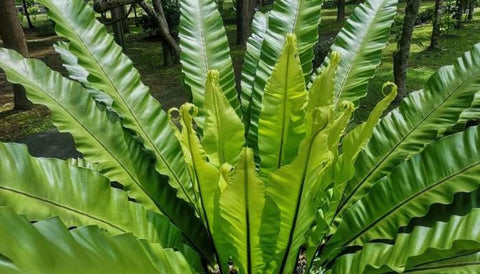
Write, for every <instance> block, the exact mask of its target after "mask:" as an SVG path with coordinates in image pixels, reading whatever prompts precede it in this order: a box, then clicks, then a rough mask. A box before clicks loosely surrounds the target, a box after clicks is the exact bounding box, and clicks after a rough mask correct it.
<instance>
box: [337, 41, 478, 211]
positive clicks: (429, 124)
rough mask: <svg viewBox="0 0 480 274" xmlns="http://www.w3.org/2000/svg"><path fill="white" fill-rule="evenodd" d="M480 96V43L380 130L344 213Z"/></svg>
mask: <svg viewBox="0 0 480 274" xmlns="http://www.w3.org/2000/svg"><path fill="white" fill-rule="evenodd" d="M478 91H480V44H477V45H476V46H475V47H474V48H473V50H472V51H470V52H467V53H465V54H464V55H463V57H461V58H459V59H458V60H457V61H456V62H455V64H454V65H453V66H446V67H442V68H441V69H440V70H439V71H438V72H437V73H435V74H434V75H433V76H432V77H430V79H429V80H428V82H427V84H426V86H425V89H424V90H423V91H419V92H414V93H410V94H409V96H408V97H407V98H405V99H404V100H403V102H402V103H401V104H400V107H399V108H397V109H395V110H393V111H392V112H390V113H389V114H388V115H387V116H386V117H384V118H383V119H382V121H381V122H380V123H379V124H378V125H377V126H376V127H375V130H374V132H373V136H372V138H371V139H370V141H369V143H368V145H367V146H366V147H365V149H364V150H363V151H362V152H361V153H360V155H359V157H358V159H357V162H356V164H355V176H354V177H353V179H352V180H351V181H350V182H349V183H348V185H347V188H346V192H345V193H346V197H345V199H344V201H343V204H342V208H344V207H345V205H346V206H347V207H348V206H349V205H350V204H351V203H353V202H355V201H356V200H358V199H359V198H360V197H361V196H362V195H364V194H365V193H366V192H367V191H368V189H369V188H370V187H371V186H372V185H373V183H374V182H376V181H377V180H378V179H380V178H382V177H383V176H385V175H387V174H388V173H389V172H390V171H391V170H392V169H393V168H394V167H395V166H396V165H398V164H399V163H401V162H402V161H403V160H404V159H406V158H408V157H411V156H412V155H415V154H416V153H418V152H419V151H421V150H422V149H423V148H424V147H425V145H426V144H428V143H429V142H431V141H432V140H434V139H435V138H436V137H437V135H438V132H439V131H440V132H441V131H443V130H445V129H448V128H449V127H451V126H453V125H454V124H456V123H457V120H458V119H459V116H460V114H461V113H462V111H464V110H465V109H466V108H468V107H470V105H471V103H472V100H473V98H474V96H475V94H476V93H477V92H478Z"/></svg>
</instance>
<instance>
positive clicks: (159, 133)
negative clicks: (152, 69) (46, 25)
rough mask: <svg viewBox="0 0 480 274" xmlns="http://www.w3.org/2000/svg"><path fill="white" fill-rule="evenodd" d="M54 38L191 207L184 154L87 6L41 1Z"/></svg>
mask: <svg viewBox="0 0 480 274" xmlns="http://www.w3.org/2000/svg"><path fill="white" fill-rule="evenodd" d="M39 3H41V4H42V5H44V6H45V7H47V8H48V10H49V13H48V14H49V17H50V19H52V20H53V21H54V22H55V23H56V28H55V30H56V32H57V34H58V35H60V36H61V37H63V38H65V39H67V40H68V41H69V42H70V44H69V48H68V49H69V50H70V52H71V53H72V54H74V55H76V56H77V58H78V64H79V65H80V66H82V67H83V68H84V69H85V70H86V71H87V72H88V79H87V80H88V83H85V82H84V84H85V85H86V86H87V87H91V88H94V89H96V90H98V91H102V92H105V93H106V94H107V95H108V96H109V97H111V98H112V99H113V101H114V102H113V104H112V108H113V109H114V110H115V111H116V112H117V113H119V114H120V116H121V117H122V125H123V126H124V127H126V128H128V129H130V130H132V131H133V132H135V133H136V134H138V136H139V137H140V138H141V140H142V141H143V143H144V145H145V147H146V148H147V149H148V150H150V151H151V152H153V154H154V155H155V158H156V162H155V168H156V169H157V171H158V172H159V173H161V174H163V175H167V176H168V177H169V178H170V180H169V184H170V185H171V186H172V187H174V188H176V189H178V190H179V191H178V192H177V195H178V196H179V197H180V198H182V199H185V200H186V201H188V202H190V203H192V204H193V202H192V200H193V189H192V185H191V182H190V180H189V179H188V174H187V171H186V167H185V164H184V162H183V161H182V153H181V148H180V145H179V143H178V141H177V140H176V139H175V136H174V134H173V130H172V128H171V127H170V125H169V122H168V117H167V114H166V113H165V112H164V111H163V110H162V109H161V105H160V104H159V103H158V101H157V100H155V99H154V98H153V97H152V96H151V95H150V94H149V89H148V87H146V86H145V85H144V84H143V83H142V82H141V79H140V74H139V73H138V71H137V70H136V69H135V68H134V67H133V65H132V61H130V59H128V57H127V56H126V55H124V54H123V53H122V48H121V47H119V46H118V45H117V44H115V42H114V40H113V38H112V37H111V36H110V35H109V34H108V33H107V30H106V29H105V27H104V25H102V24H101V23H99V22H97V21H96V20H95V13H94V12H93V10H92V9H91V8H90V6H89V5H88V4H87V3H86V2H84V1H79V0H75V1H69V0H41V1H39Z"/></svg>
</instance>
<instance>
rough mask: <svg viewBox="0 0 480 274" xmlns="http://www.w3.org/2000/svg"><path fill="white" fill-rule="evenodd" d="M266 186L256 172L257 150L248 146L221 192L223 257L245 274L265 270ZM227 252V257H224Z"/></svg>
mask: <svg viewBox="0 0 480 274" xmlns="http://www.w3.org/2000/svg"><path fill="white" fill-rule="evenodd" d="M264 204H265V186H264V183H263V181H262V180H260V179H259V178H258V176H257V174H256V171H255V163H254V159H253V151H252V150H251V149H249V148H244V149H243V151H242V156H241V158H240V161H239V163H238V165H237V166H236V167H235V169H234V171H233V173H232V174H231V176H230V178H229V180H228V185H227V187H226V189H225V190H224V191H223V192H222V194H221V195H220V215H221V218H222V219H221V220H222V222H221V227H220V230H221V231H222V232H221V236H222V242H224V243H223V245H222V248H221V251H220V252H221V257H223V258H224V260H228V258H229V256H232V258H235V259H234V264H235V265H237V266H239V269H240V272H241V273H259V272H262V269H263V266H264V265H263V262H262V250H261V249H260V235H259V234H260V224H261V219H262V210H263V207H264ZM222 255H223V256H222Z"/></svg>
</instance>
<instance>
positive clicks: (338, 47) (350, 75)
mask: <svg viewBox="0 0 480 274" xmlns="http://www.w3.org/2000/svg"><path fill="white" fill-rule="evenodd" d="M396 5H397V0H368V1H366V2H365V3H362V4H360V5H359V6H358V7H357V8H355V10H354V11H353V13H352V15H351V16H350V19H348V20H347V22H346V23H345V26H344V27H343V28H342V30H341V31H340V32H339V33H338V35H337V38H336V40H335V43H334V44H333V45H332V49H331V50H332V51H335V52H338V53H339V54H340V65H339V66H338V71H337V79H336V82H335V105H336V106H338V104H339V103H340V102H342V101H344V100H346V101H351V102H356V101H358V99H360V98H362V97H364V96H365V95H366V94H367V86H368V81H369V80H370V79H371V78H373V76H374V74H375V70H376V68H377V67H378V66H379V65H380V62H381V58H382V50H383V49H384V48H385V46H386V45H387V42H388V38H389V37H390V35H389V34H390V26H391V25H392V23H393V17H394V16H395V14H396V10H397V8H396ZM329 63H330V59H329V58H326V59H325V61H324V62H323V64H322V65H321V66H320V68H319V70H322V69H324V68H325V67H327V66H328V64H329Z"/></svg>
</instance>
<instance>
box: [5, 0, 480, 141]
mask: <svg viewBox="0 0 480 274" xmlns="http://www.w3.org/2000/svg"><path fill="white" fill-rule="evenodd" d="M422 5H423V7H422V8H425V7H427V6H432V5H433V2H424V3H423V4H422ZM403 7H404V5H402V4H400V7H399V10H403ZM352 9H353V6H347V12H351V10H352ZM335 16H336V10H335V9H324V11H323V17H322V23H321V26H320V28H319V31H320V37H321V39H331V37H334V36H335V34H336V33H337V32H338V30H339V29H340V28H341V26H342V24H341V23H337V22H335ZM34 24H35V25H36V26H37V28H36V29H35V30H26V36H27V42H28V47H29V51H30V55H31V57H33V58H39V59H42V60H43V61H44V62H45V63H46V64H47V65H48V66H50V67H51V68H53V69H55V70H58V71H60V72H62V73H65V70H64V69H63V67H62V65H61V61H60V57H59V56H58V55H57V54H56V53H55V51H54V50H53V47H52V45H53V43H54V42H56V41H58V40H59V38H58V37H57V36H55V34H54V31H53V25H52V23H51V22H49V21H47V20H46V19H43V20H42V19H41V18H37V20H36V21H34ZM226 29H227V33H228V36H229V39H230V42H231V51H232V57H233V60H234V64H235V68H236V71H237V73H238V72H239V71H240V68H241V60H242V56H243V49H242V47H239V46H236V45H235V44H234V42H235V41H234V39H235V26H233V25H227V26H226ZM430 33H431V24H430V23H428V24H425V25H420V26H417V27H416V28H415V32H414V35H413V41H412V53H411V58H410V66H409V70H408V84H407V87H408V90H418V89H420V88H421V87H422V86H423V85H424V83H425V82H426V80H427V79H428V77H429V76H430V75H431V74H432V73H433V72H435V71H436V70H437V69H438V68H439V67H440V66H444V65H448V64H451V63H453V61H454V60H455V59H456V58H457V57H459V56H461V55H462V53H463V52H465V51H468V50H469V49H471V47H472V46H473V45H474V44H476V43H479V42H480V10H478V9H477V13H476V16H475V20H474V21H472V22H468V23H465V24H464V27H463V28H462V29H460V30H454V31H452V32H451V33H450V34H448V35H442V37H441V39H440V48H441V49H440V50H436V51H429V50H427V47H428V45H429V40H430ZM395 47H396V43H395V40H394V39H393V38H392V39H391V41H390V43H389V44H388V46H387V48H386V49H385V51H384V54H383V60H382V65H381V66H380V68H379V70H378V72H377V75H376V76H375V78H374V79H372V80H371V82H370V85H369V94H368V96H367V97H365V98H364V99H362V101H361V102H360V111H359V112H358V114H357V116H356V120H357V121H358V122H360V121H363V120H364V119H366V117H367V115H368V113H369V110H371V109H372V108H373V107H374V105H375V103H376V102H377V101H378V100H380V99H381V97H382V93H381V86H382V84H383V83H384V82H386V81H392V80H393V75H392V65H393V64H392V53H393V51H394V50H395ZM126 54H127V55H128V56H129V57H130V58H131V59H132V61H133V62H134V64H135V66H136V68H137V69H138V70H139V71H140V73H141V75H142V79H143V81H144V82H145V84H147V85H148V86H149V87H150V88H151V93H152V95H153V96H154V97H155V98H156V99H158V100H159V101H160V102H161V103H162V106H163V108H164V109H168V108H170V107H176V106H179V105H181V104H182V103H184V102H186V101H187V96H186V95H185V92H184V88H183V84H182V73H181V68H180V66H179V65H176V66H169V67H165V66H163V60H162V49H161V45H160V42H159V41H158V40H157V39H155V38H146V35H145V34H144V33H143V31H142V30H141V27H137V26H134V25H131V33H130V34H128V35H127V36H126ZM12 108H13V95H12V93H11V85H10V84H8V83H6V81H5V75H4V74H3V73H2V72H0V141H16V140H19V139H22V138H24V137H25V136H28V135H31V134H34V133H38V132H42V131H45V130H48V129H51V128H53V127H54V126H53V124H52V122H51V120H50V113H49V111H48V109H46V108H45V107H42V106H35V107H34V108H33V109H32V110H29V111H25V112H16V111H13V110H12Z"/></svg>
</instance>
